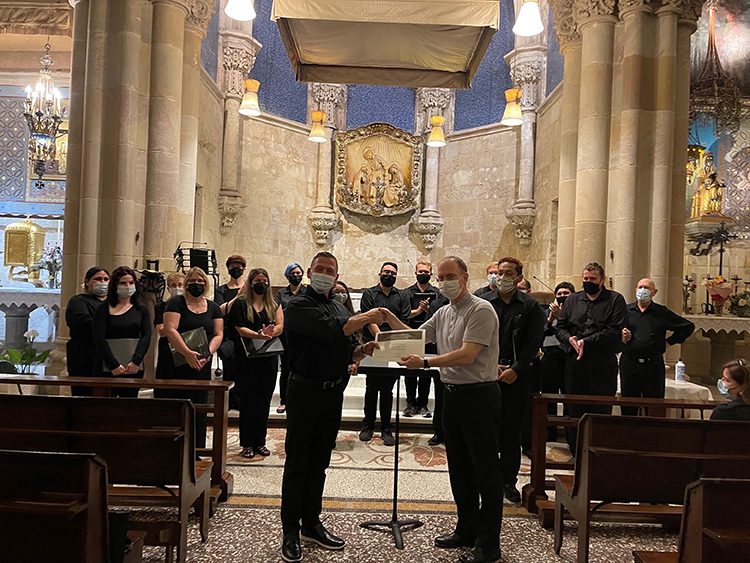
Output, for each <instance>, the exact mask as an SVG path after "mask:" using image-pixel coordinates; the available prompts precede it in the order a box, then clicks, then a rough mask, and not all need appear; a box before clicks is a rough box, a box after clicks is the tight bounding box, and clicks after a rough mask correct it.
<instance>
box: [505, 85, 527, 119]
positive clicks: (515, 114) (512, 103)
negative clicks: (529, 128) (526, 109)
mask: <svg viewBox="0 0 750 563" xmlns="http://www.w3.org/2000/svg"><path fill="white" fill-rule="evenodd" d="M520 99H521V89H520V88H510V89H508V90H506V91H505V111H504V112H503V118H502V119H501V120H500V124H501V125H508V126H510V127H517V126H519V125H521V123H523V117H522V116H521V104H520V103H519V100H520Z"/></svg>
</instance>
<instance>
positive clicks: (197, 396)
mask: <svg viewBox="0 0 750 563" xmlns="http://www.w3.org/2000/svg"><path fill="white" fill-rule="evenodd" d="M209 287H210V284H209V282H208V276H207V275H206V273H205V272H204V271H203V270H202V269H200V268H198V267H194V268H190V269H189V270H188V271H187V273H186V274H185V293H184V294H183V295H178V296H176V297H172V298H171V299H170V300H169V302H168V303H167V308H166V309H165V311H164V332H165V333H166V335H167V339H168V340H169V344H170V345H171V347H172V348H174V349H175V350H176V351H177V352H178V353H180V354H182V355H183V357H184V358H185V360H186V361H187V364H184V365H181V366H180V367H176V366H175V364H174V360H173V354H170V355H169V359H168V360H167V362H166V368H167V369H166V370H165V373H164V379H188V380H190V379H197V380H203V381H209V380H210V379H211V361H212V360H213V354H214V353H216V350H218V348H219V346H220V345H221V341H222V338H223V335H224V319H223V315H222V314H221V309H220V308H219V306H218V305H217V304H216V303H214V302H213V301H209V300H208V299H206V294H207V293H208V291H209ZM199 327H202V328H203V329H204V330H205V331H206V337H207V338H208V349H209V352H210V354H211V355H210V356H209V357H208V358H202V357H201V355H200V354H199V353H198V352H194V351H193V350H191V349H190V348H188V346H187V344H185V341H184V340H183V339H182V336H180V335H181V334H182V333H183V332H187V331H189V330H193V329H196V328H199ZM154 395H155V396H156V397H157V398H173V399H189V400H191V401H192V402H193V403H195V404H205V403H207V402H208V393H207V392H206V391H173V390H171V389H157V390H156V391H155V392H154ZM195 434H196V447H198V448H205V447H206V415H205V414H198V415H197V416H196V419H195Z"/></svg>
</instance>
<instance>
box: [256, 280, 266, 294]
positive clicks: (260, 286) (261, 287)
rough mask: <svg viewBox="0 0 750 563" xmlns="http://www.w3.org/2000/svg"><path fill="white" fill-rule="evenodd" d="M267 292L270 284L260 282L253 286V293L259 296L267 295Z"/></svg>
mask: <svg viewBox="0 0 750 563" xmlns="http://www.w3.org/2000/svg"><path fill="white" fill-rule="evenodd" d="M267 290H268V284H267V283H265V282H258V283H254V284H253V291H254V292H255V293H256V294H257V295H265V293H266V291H267Z"/></svg>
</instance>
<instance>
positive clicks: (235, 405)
mask: <svg viewBox="0 0 750 563" xmlns="http://www.w3.org/2000/svg"><path fill="white" fill-rule="evenodd" d="M242 353H243V352H242V350H240V351H239V354H242ZM236 354H237V350H236V349H235V351H234V353H233V354H232V356H231V357H227V356H224V355H223V354H219V357H221V367H222V368H223V371H222V373H223V375H222V380H223V381H234V382H235V386H234V387H232V388H231V389H230V390H229V408H230V409H235V410H240V396H239V385H237V384H236V382H237V366H238V365H239V362H240V361H242V358H241V357H238V356H237V355H236Z"/></svg>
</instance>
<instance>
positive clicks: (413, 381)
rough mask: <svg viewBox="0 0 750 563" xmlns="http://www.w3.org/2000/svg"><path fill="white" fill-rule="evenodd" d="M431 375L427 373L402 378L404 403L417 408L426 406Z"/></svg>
mask: <svg viewBox="0 0 750 563" xmlns="http://www.w3.org/2000/svg"><path fill="white" fill-rule="evenodd" d="M431 383H432V377H431V376H429V375H419V376H417V377H406V378H404V386H405V387H406V404H407V405H408V406H410V407H414V408H416V409H418V410H422V409H423V408H424V407H426V406H427V401H429V400H430V384H431Z"/></svg>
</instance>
